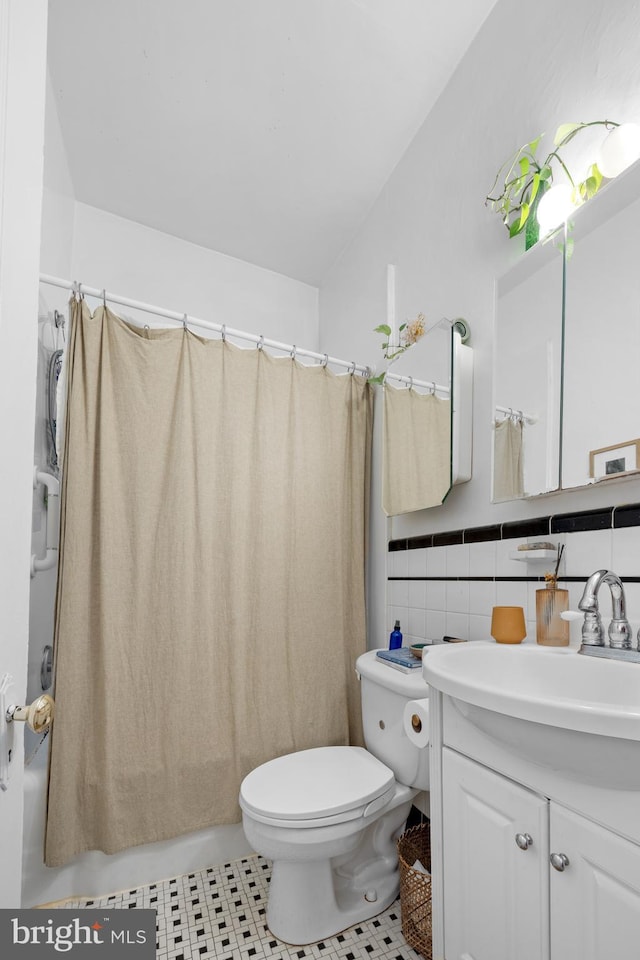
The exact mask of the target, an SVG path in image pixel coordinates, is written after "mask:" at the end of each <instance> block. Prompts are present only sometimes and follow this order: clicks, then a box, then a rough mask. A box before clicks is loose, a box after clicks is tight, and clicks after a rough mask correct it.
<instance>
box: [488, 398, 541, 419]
mask: <svg viewBox="0 0 640 960" xmlns="http://www.w3.org/2000/svg"><path fill="white" fill-rule="evenodd" d="M496 411H497V412H498V413H504V415H505V420H508V419H511V420H514V421H515V422H516V423H517V422H518V420H521V421H522V423H529V424H534V423H537V422H538V420H539V417H538V416H537V415H536V414H535V413H523V412H522V410H516V408H515V407H501V406H500V404H499V403H496Z"/></svg>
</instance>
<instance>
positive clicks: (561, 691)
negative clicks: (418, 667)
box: [422, 642, 640, 789]
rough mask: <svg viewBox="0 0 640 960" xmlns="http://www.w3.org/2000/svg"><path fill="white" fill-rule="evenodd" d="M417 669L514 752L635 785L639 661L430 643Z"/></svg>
mask: <svg viewBox="0 0 640 960" xmlns="http://www.w3.org/2000/svg"><path fill="white" fill-rule="evenodd" d="M422 669H423V675H424V678H425V680H426V681H427V682H428V683H429V684H430V685H431V686H432V687H435V688H436V689H437V690H440V691H442V693H444V694H447V695H448V696H450V697H453V698H455V701H456V708H457V709H458V710H459V711H460V713H462V714H463V715H464V716H465V717H466V718H467V719H468V720H470V721H471V722H472V723H473V724H475V725H476V726H477V727H479V728H480V729H482V730H483V731H484V732H485V733H486V734H488V735H489V736H491V737H493V738H494V739H495V740H497V741H500V743H501V744H502V745H503V746H505V747H507V748H510V749H512V750H513V751H514V752H517V753H518V754H519V755H525V756H527V757H528V758H529V759H530V760H533V761H534V762H536V763H541V764H544V765H549V764H551V765H552V766H555V767H556V768H558V769H562V770H563V771H565V773H566V774H568V775H570V776H574V777H579V778H581V779H586V780H593V782H600V781H601V780H602V779H603V778H607V777H608V778H609V782H610V783H611V785H614V783H615V785H616V786H618V787H619V788H622V789H639V788H640V664H637V663H623V662H619V661H614V660H603V659H596V658H591V657H585V656H581V655H580V654H578V652H577V650H573V649H569V648H563V649H560V650H558V649H546V648H544V647H538V646H533V645H531V646H529V645H528V644H523V645H511V644H509V645H507V644H497V643H485V642H472V643H466V644H456V645H455V646H452V647H444V646H438V647H434V648H433V649H432V650H429V652H428V653H427V654H426V655H425V654H423V667H422ZM505 716H507V717H510V718H511V720H510V722H508V723H505V720H504V717H505ZM550 728H553V729H550Z"/></svg>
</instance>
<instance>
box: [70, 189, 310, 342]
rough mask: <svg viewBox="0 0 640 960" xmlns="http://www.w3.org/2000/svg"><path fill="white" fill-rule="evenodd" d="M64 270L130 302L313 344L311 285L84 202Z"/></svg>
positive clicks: (283, 338) (76, 211)
mask: <svg viewBox="0 0 640 960" xmlns="http://www.w3.org/2000/svg"><path fill="white" fill-rule="evenodd" d="M71 270H72V274H73V278H74V279H76V280H79V281H81V282H82V283H86V284H88V285H89V286H93V287H98V288H100V289H102V288H103V287H106V289H107V290H111V291H113V292H115V293H119V294H122V295H124V296H126V297H131V298H133V299H134V300H142V301H145V302H146V303H151V304H154V305H156V306H160V307H166V308H168V309H169V310H177V311H179V312H180V313H185V312H186V313H188V314H190V315H192V316H195V317H198V318H199V319H201V320H206V321H210V322H211V321H213V322H215V323H226V324H227V325H228V326H230V327H235V328H236V329H239V330H246V331H248V332H252V333H257V334H261V333H263V334H264V335H265V337H271V338H272V339H276V340H280V341H283V342H286V343H295V344H297V345H298V346H301V347H302V346H305V347H309V348H310V349H312V350H313V349H316V348H317V345H318V290H317V288H316V287H312V286H309V285H308V284H306V283H300V282H299V281H297V280H291V279H290V278H289V277H283V276H282V275H281V274H279V273H273V272H272V271H270V270H264V269H263V268H262V267H256V266H253V264H249V263H245V262H244V261H242V260H235V259H234V258H233V257H227V256H225V255H224V254H221V253H216V252H215V251H214V250H207V249H206V248H205V247H199V246H197V245H196V244H194V243H188V242H187V241H186V240H181V239H179V238H178V237H173V236H170V235H169V234H166V233H161V232H160V231H158V230H152V229H151V228H149V227H144V226H142V225H141V224H139V223H134V222H133V221H131V220H125V219H123V218H122V217H117V216H114V215H113V214H110V213H106V212H105V211H104V210H98V209H96V208H95V207H90V206H87V205H86V204H84V203H77V204H76V208H75V223H74V243H73V256H72V267H71ZM116 312H117V310H116ZM145 322H148V318H146V320H145ZM151 322H153V321H151ZM196 332H197V331H196Z"/></svg>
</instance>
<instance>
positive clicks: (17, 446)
mask: <svg viewBox="0 0 640 960" xmlns="http://www.w3.org/2000/svg"><path fill="white" fill-rule="evenodd" d="M46 44H47V0H0V343H2V354H3V363H2V369H1V370H0V411H1V413H0V457H1V459H0V463H1V469H0V680H2V677H3V676H4V675H5V674H10V675H11V676H12V677H13V678H14V680H15V684H14V687H13V689H12V691H11V694H12V698H13V695H15V699H16V700H17V702H18V703H24V699H23V698H24V696H25V691H26V680H27V646H28V630H29V581H30V578H29V554H30V546H31V504H32V498H33V487H32V479H33V430H34V412H35V377H36V359H37V327H38V324H37V319H38V271H39V257H40V219H41V206H42V159H43V145H44V102H45V79H46ZM4 723H5V720H4V717H0V724H3V725H4ZM16 734H17V735H16V737H15V743H14V745H13V749H12V762H11V764H10V770H11V777H10V780H9V782H8V789H6V790H0V907H17V906H19V905H20V898H21V890H20V887H21V872H22V785H23V769H22V740H23V734H22V731H21V730H20V731H19V732H18V731H16Z"/></svg>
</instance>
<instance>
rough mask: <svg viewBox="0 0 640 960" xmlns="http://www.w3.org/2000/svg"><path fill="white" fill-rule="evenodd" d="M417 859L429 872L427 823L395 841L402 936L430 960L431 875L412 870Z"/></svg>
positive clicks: (429, 837) (429, 849)
mask: <svg viewBox="0 0 640 960" xmlns="http://www.w3.org/2000/svg"><path fill="white" fill-rule="evenodd" d="M416 860H419V861H420V863H421V864H422V865H423V867H424V868H425V869H426V870H430V869H431V836H430V832H429V824H428V823H422V824H420V825H419V826H417V827H410V828H409V830H407V831H406V832H405V833H403V834H402V836H401V837H400V839H399V840H398V863H399V866H400V906H401V908H402V934H403V936H404V938H405V940H406V941H407V943H408V944H409V946H410V947H413V949H414V950H417V952H418V953H420V954H422V956H423V957H426V960H431V875H430V874H425V873H421V872H420V871H419V870H414V869H413V864H414V863H415V862H416Z"/></svg>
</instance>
